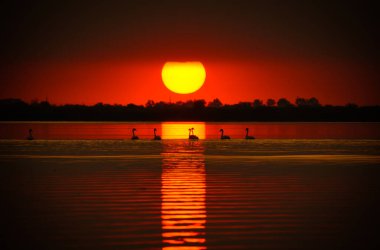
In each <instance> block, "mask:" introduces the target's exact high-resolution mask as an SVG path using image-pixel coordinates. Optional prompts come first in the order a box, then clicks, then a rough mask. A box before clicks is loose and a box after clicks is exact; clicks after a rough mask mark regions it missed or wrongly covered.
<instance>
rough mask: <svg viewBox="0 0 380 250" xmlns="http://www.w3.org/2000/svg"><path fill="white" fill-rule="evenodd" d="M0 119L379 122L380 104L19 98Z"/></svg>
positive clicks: (3, 107)
mask: <svg viewBox="0 0 380 250" xmlns="http://www.w3.org/2000/svg"><path fill="white" fill-rule="evenodd" d="M299 99H301V101H300V100H299ZM312 99H313V100H312ZM273 102H274V100H273ZM0 121H51V122H54V121H57V122H137V121H138V122H169V121H172V122H176V121H183V122H380V106H357V105H355V104H347V105H345V106H331V105H325V106H322V105H321V104H319V102H318V100H317V99H315V98H311V99H309V100H308V99H303V98H298V99H297V100H296V104H292V103H290V102H289V101H287V100H286V99H284V98H282V99H279V100H278V101H277V103H272V104H270V105H269V104H267V105H265V104H263V103H262V102H260V100H259V101H257V100H255V101H254V102H253V103H249V102H241V103H238V104H233V105H223V104H222V103H221V102H220V101H219V100H217V99H215V100H214V101H213V102H210V103H208V104H207V105H206V102H205V101H204V100H193V101H187V102H177V103H165V102H159V103H154V102H153V101H148V102H147V104H146V105H145V106H143V105H135V104H128V105H119V104H115V105H110V104H103V103H98V104H95V105H92V106H88V105H77V104H74V105H73V104H66V105H52V104H50V103H49V102H47V101H43V102H32V103H26V102H24V101H22V100H19V99H3V100H0Z"/></svg>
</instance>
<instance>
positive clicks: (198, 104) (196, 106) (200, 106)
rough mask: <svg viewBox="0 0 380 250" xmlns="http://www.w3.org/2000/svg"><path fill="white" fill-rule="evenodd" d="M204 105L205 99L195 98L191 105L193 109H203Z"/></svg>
mask: <svg viewBox="0 0 380 250" xmlns="http://www.w3.org/2000/svg"><path fill="white" fill-rule="evenodd" d="M205 105H206V101H205V100H203V99H202V100H195V101H194V104H193V107H194V109H204V108H205Z"/></svg>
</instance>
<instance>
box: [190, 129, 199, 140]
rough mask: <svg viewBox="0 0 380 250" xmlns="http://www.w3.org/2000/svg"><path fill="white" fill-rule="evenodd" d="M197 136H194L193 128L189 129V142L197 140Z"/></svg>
mask: <svg viewBox="0 0 380 250" xmlns="http://www.w3.org/2000/svg"><path fill="white" fill-rule="evenodd" d="M198 139H199V138H198V136H196V135H194V128H189V140H198Z"/></svg>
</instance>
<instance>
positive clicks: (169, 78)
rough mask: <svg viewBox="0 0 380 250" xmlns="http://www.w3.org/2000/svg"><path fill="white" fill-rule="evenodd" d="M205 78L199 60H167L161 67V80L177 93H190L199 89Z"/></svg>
mask: <svg viewBox="0 0 380 250" xmlns="http://www.w3.org/2000/svg"><path fill="white" fill-rule="evenodd" d="M205 79H206V70H205V68H204V66H203V64H202V63H201V62H167V63H165V65H164V67H163V68H162V81H163V82H164V84H165V86H166V87H167V88H168V89H169V90H171V91H173V92H174V93H177V94H190V93H194V92H195V91H197V90H198V89H200V88H201V87H202V85H203V83H204V82H205Z"/></svg>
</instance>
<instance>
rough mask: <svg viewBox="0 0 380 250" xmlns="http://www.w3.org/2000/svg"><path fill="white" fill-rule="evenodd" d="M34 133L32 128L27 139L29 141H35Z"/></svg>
mask: <svg viewBox="0 0 380 250" xmlns="http://www.w3.org/2000/svg"><path fill="white" fill-rule="evenodd" d="M32 132H33V130H32V129H31V128H30V129H29V136H28V137H26V139H27V140H34V137H33V135H32Z"/></svg>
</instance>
